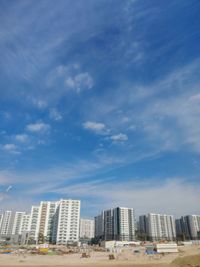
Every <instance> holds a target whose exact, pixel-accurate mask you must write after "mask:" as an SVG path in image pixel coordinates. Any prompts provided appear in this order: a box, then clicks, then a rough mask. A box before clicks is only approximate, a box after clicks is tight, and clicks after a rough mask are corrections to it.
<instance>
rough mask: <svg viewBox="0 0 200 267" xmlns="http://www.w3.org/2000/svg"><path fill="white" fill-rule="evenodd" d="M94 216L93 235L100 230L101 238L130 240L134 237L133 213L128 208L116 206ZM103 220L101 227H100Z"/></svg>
mask: <svg viewBox="0 0 200 267" xmlns="http://www.w3.org/2000/svg"><path fill="white" fill-rule="evenodd" d="M102 214H103V215H99V216H100V217H99V216H97V217H95V237H96V238H98V236H97V233H98V234H99V231H98V229H101V230H102V240H120V241H132V240H134V239H135V214H134V210H133V209H130V208H123V207H117V208H114V209H110V210H105V211H103V212H102ZM102 221H103V227H102Z"/></svg>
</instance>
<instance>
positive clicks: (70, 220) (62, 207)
mask: <svg viewBox="0 0 200 267" xmlns="http://www.w3.org/2000/svg"><path fill="white" fill-rule="evenodd" d="M80 204H81V203H80V201H79V200H72V199H67V200H64V199H61V200H60V201H59V205H58V208H57V212H56V214H55V225H56V228H57V230H56V232H55V231H54V233H55V235H54V236H53V240H52V241H53V243H56V244H70V243H74V242H78V240H79V223H80Z"/></svg>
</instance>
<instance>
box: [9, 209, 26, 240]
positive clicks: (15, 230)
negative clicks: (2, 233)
mask: <svg viewBox="0 0 200 267" xmlns="http://www.w3.org/2000/svg"><path fill="white" fill-rule="evenodd" d="M23 215H25V212H19V211H17V212H16V213H15V217H14V222H13V227H12V235H19V234H21V232H20V230H21V225H22V218H23Z"/></svg>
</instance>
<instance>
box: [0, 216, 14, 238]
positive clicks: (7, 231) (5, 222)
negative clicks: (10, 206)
mask: <svg viewBox="0 0 200 267" xmlns="http://www.w3.org/2000/svg"><path fill="white" fill-rule="evenodd" d="M13 222H14V213H13V212H12V211H5V212H4V215H3V219H2V223H1V231H0V234H1V235H11V234H12V228H13Z"/></svg>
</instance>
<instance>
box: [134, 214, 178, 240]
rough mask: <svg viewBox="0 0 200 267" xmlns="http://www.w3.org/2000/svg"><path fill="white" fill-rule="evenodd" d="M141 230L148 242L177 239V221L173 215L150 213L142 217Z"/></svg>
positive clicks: (140, 220)
mask: <svg viewBox="0 0 200 267" xmlns="http://www.w3.org/2000/svg"><path fill="white" fill-rule="evenodd" d="M139 222H140V226H139V228H140V229H143V231H144V232H143V234H144V235H145V236H146V237H147V239H148V240H152V241H159V240H168V241H173V240H175V239H176V229H175V220H174V217H173V216H172V215H166V214H155V213H149V214H148V215H147V216H146V217H145V216H144V215H143V216H140V218H139Z"/></svg>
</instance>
